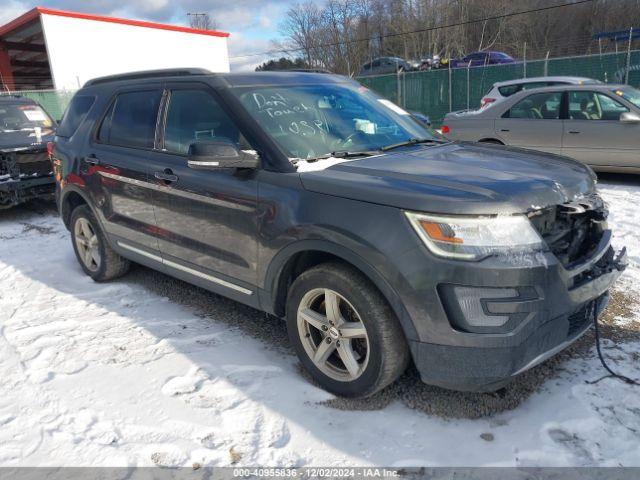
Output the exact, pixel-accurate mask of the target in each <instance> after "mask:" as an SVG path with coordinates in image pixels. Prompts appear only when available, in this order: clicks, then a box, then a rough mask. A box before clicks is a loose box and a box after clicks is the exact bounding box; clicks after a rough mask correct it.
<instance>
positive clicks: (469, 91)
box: [0, 50, 640, 126]
mask: <svg viewBox="0 0 640 480" xmlns="http://www.w3.org/2000/svg"><path fill="white" fill-rule="evenodd" d="M547 75H553V76H557V75H570V76H579V77H588V78H595V79H597V80H601V81H603V82H606V83H628V84H629V85H632V86H634V87H640V50H632V51H628V52H620V53H603V54H596V55H583V56H576V57H563V58H551V59H545V60H531V61H527V62H518V63H513V64H508V65H487V66H484V67H470V68H454V69H441V70H430V71H424V72H402V73H398V74H391V75H379V76H368V77H359V78H358V81H359V82H360V83H362V84H363V85H365V86H366V87H368V88H370V89H371V90H373V91H375V92H377V93H379V94H380V95H382V96H383V97H385V98H388V99H389V100H392V101H393V102H395V103H397V104H398V105H401V106H402V107H404V108H405V109H406V110H410V111H418V112H422V113H424V114H425V115H428V116H429V118H430V119H431V121H432V122H433V124H434V125H436V126H439V125H440V124H441V123H442V120H443V118H444V116H445V115H446V114H447V113H448V112H451V111H456V110H465V109H469V108H477V107H478V106H479V105H480V100H481V99H482V97H483V96H484V95H485V94H486V93H487V92H488V91H489V90H490V89H491V87H492V85H493V84H494V83H496V82H501V81H505V80H513V79H517V78H523V77H540V76H547ZM8 94H14V95H21V96H23V97H28V98H31V99H33V100H35V101H37V102H38V103H39V104H40V105H42V107H43V108H44V109H45V110H46V111H47V112H48V113H49V114H50V115H51V116H52V117H53V118H54V119H56V120H59V119H60V118H61V117H62V114H63V113H64V110H65V108H66V107H67V105H68V104H69V102H70V101H71V99H72V98H73V95H74V94H75V91H70V90H26V91H19V92H1V93H0V95H8Z"/></svg>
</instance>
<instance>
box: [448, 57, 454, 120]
mask: <svg viewBox="0 0 640 480" xmlns="http://www.w3.org/2000/svg"><path fill="white" fill-rule="evenodd" d="M451 70H452V68H451V64H450V63H449V111H452V110H453V94H452V92H451Z"/></svg>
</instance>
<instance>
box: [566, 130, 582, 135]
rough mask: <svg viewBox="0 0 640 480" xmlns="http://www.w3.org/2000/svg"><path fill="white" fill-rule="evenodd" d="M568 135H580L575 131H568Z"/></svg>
mask: <svg viewBox="0 0 640 480" xmlns="http://www.w3.org/2000/svg"><path fill="white" fill-rule="evenodd" d="M569 133H571V134H573V135H577V134H578V133H580V132H578V131H576V130H571V131H569Z"/></svg>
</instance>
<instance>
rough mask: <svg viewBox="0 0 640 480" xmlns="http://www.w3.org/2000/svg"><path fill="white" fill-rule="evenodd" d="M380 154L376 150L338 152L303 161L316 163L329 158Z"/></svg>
mask: <svg viewBox="0 0 640 480" xmlns="http://www.w3.org/2000/svg"><path fill="white" fill-rule="evenodd" d="M379 154H380V152H379V151H376V150H360V151H348V150H339V151H337V152H331V153H327V154H326V155H320V156H318V157H312V158H305V159H303V160H305V161H307V162H315V161H317V160H326V159H327V158H354V157H371V156H373V155H379Z"/></svg>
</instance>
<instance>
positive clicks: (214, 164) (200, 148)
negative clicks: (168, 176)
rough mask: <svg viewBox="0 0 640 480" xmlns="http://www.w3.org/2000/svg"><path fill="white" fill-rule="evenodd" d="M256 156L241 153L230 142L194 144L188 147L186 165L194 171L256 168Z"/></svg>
mask: <svg viewBox="0 0 640 480" xmlns="http://www.w3.org/2000/svg"><path fill="white" fill-rule="evenodd" d="M259 163H260V160H259V158H258V157H257V155H252V154H250V153H246V152H243V151H241V150H239V149H238V147H236V146H235V145H234V144H233V143H231V142H220V141H218V142H195V143H192V144H191V145H189V153H188V154H187V165H188V166H189V168H193V169H196V170H218V169H220V168H258V166H259Z"/></svg>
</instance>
